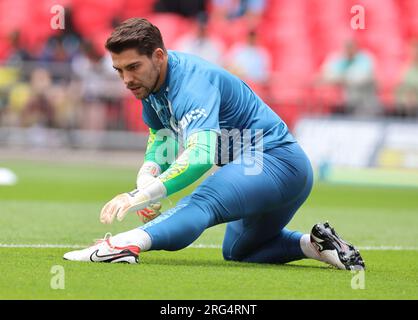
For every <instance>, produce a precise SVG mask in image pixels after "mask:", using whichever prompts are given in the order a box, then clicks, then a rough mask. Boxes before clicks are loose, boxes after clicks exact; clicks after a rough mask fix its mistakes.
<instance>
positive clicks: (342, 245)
mask: <svg viewBox="0 0 418 320" xmlns="http://www.w3.org/2000/svg"><path fill="white" fill-rule="evenodd" d="M311 243H312V244H313V246H314V247H315V249H316V250H317V252H318V254H319V257H320V260H321V261H323V262H326V263H328V264H330V265H333V266H335V267H337V268H339V269H344V270H364V269H365V268H366V266H365V264H364V261H363V258H362V257H361V255H360V252H359V251H358V250H357V249H356V248H354V246H353V245H352V244H350V243H348V242H346V241H344V240H343V239H341V238H340V236H339V235H338V234H337V233H336V232H335V230H334V229H333V228H331V226H330V225H329V223H328V222H325V223H323V224H322V223H318V224H316V225H314V226H313V228H312V231H311Z"/></svg>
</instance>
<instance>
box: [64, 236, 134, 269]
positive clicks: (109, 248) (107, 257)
mask: <svg viewBox="0 0 418 320" xmlns="http://www.w3.org/2000/svg"><path fill="white" fill-rule="evenodd" d="M111 236H112V235H111V234H110V233H106V235H105V237H104V238H103V239H100V240H97V241H96V243H95V244H94V245H93V246H91V247H88V248H86V249H82V250H76V251H70V252H67V253H66V254H64V256H63V258H64V259H65V260H71V261H86V262H110V263H116V262H122V263H138V261H139V259H138V255H139V252H140V249H139V247H138V246H136V245H129V246H124V247H117V246H114V245H112V244H111V243H110V237H111Z"/></svg>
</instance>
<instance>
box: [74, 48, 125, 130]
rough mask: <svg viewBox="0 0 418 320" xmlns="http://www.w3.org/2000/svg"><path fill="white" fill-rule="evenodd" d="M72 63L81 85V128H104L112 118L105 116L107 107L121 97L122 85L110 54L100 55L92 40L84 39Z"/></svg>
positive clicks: (110, 122) (110, 124)
mask: <svg viewBox="0 0 418 320" xmlns="http://www.w3.org/2000/svg"><path fill="white" fill-rule="evenodd" d="M71 67H72V71H73V73H74V74H75V75H76V76H77V77H78V78H79V80H80V85H81V95H82V97H83V104H84V107H83V109H82V110H80V113H82V116H81V120H82V122H83V123H82V128H83V129H89V130H104V129H106V127H107V125H109V126H112V121H111V119H107V118H106V117H107V111H108V110H107V108H108V106H109V105H112V104H114V103H117V101H120V98H121V92H122V90H123V87H122V86H121V85H120V81H118V75H117V74H116V73H115V71H114V70H113V68H112V61H111V59H110V56H109V55H104V56H101V55H100V54H99V53H98V52H97V50H96V48H95V47H94V45H93V44H92V43H91V42H87V41H85V42H84V43H83V45H82V52H81V54H79V55H77V56H76V57H75V58H74V60H73V62H72V64H71ZM117 109H121V108H117ZM113 129H114V128H113Z"/></svg>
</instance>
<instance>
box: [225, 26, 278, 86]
mask: <svg viewBox="0 0 418 320" xmlns="http://www.w3.org/2000/svg"><path fill="white" fill-rule="evenodd" d="M270 64H271V57H270V54H269V52H268V50H267V49H265V48H264V47H261V46H259V45H258V44H257V33H256V32H255V31H250V32H249V33H248V36H247V41H246V42H245V43H238V44H236V45H234V46H233V47H232V48H231V49H230V51H229V52H228V53H227V55H226V60H225V67H226V69H228V70H229V71H230V72H232V73H234V74H235V75H237V76H238V77H240V78H242V79H243V80H245V81H249V82H251V84H255V85H257V84H258V85H263V84H265V83H266V81H267V80H268V78H269V71H270Z"/></svg>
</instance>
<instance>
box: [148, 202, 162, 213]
mask: <svg viewBox="0 0 418 320" xmlns="http://www.w3.org/2000/svg"><path fill="white" fill-rule="evenodd" d="M150 207H151V208H152V209H153V210H157V211H159V210H161V202H156V203H152V204H151V205H150Z"/></svg>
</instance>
